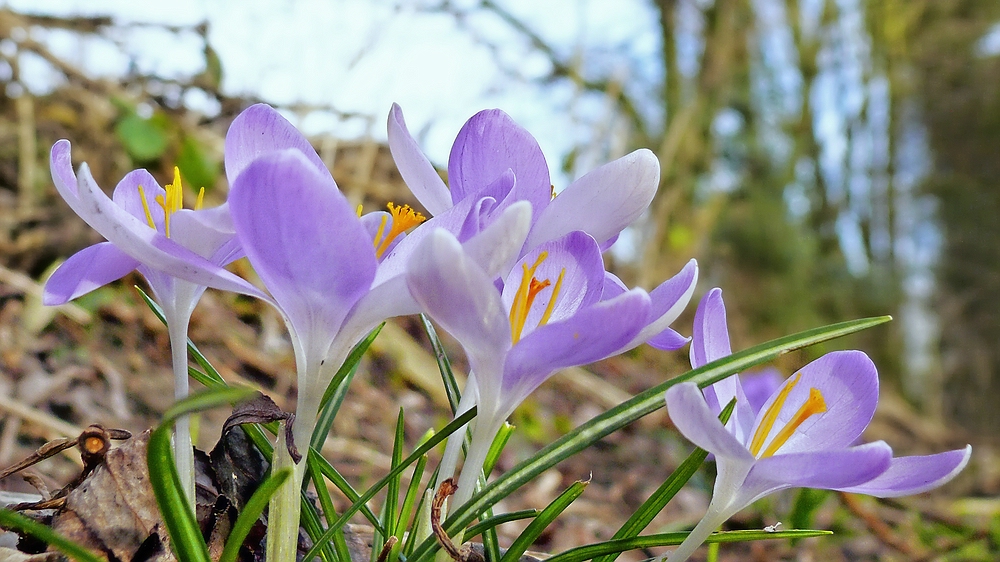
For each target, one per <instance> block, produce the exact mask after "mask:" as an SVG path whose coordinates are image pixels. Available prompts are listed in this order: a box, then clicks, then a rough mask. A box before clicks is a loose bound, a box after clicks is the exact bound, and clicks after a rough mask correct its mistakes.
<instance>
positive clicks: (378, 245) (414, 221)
mask: <svg viewBox="0 0 1000 562" xmlns="http://www.w3.org/2000/svg"><path fill="white" fill-rule="evenodd" d="M386 207H387V208H388V209H389V214H391V215H392V226H391V227H390V228H389V232H388V233H385V225H386V222H388V220H389V217H382V224H380V225H379V227H378V232H376V233H375V239H374V240H373V244H374V245H375V257H376V258H379V259H381V258H382V254H384V253H385V251H386V250H388V249H389V245H390V244H392V241H393V240H395V239H396V237H397V236H399V235H400V234H402V233H404V232H406V231H407V230H409V229H410V228H413V227H414V226H417V225H418V224H420V223H422V222H424V221H425V220H427V218H426V217H424V215H422V214H421V213H419V212H417V211H415V210H413V208H412V207H410V206H409V205H398V206H397V205H395V204H393V203H389V204H388V205H386ZM359 210H360V208H359ZM383 234H384V236H383Z"/></svg>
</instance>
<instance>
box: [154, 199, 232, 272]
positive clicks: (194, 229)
mask: <svg viewBox="0 0 1000 562" xmlns="http://www.w3.org/2000/svg"><path fill="white" fill-rule="evenodd" d="M204 212H205V211H200V210H199V211H194V210H191V209H181V210H180V211H177V212H175V213H174V214H173V215H172V216H171V217H170V224H171V226H170V236H171V239H172V240H173V241H174V242H177V243H178V244H180V245H181V246H184V247H185V248H187V249H189V250H191V251H192V252H194V253H196V254H198V255H199V256H201V257H203V258H205V259H207V260H209V261H211V262H212V263H215V264H218V265H225V264H227V263H229V262H231V261H232V259H235V257H234V254H236V253H238V250H237V249H236V248H232V245H233V244H234V240H236V232H235V231H232V230H227V229H220V228H216V227H215V225H214V224H212V222H211V221H209V220H206V219H207V217H204V216H202V215H203V213H204ZM227 214H228V213H227ZM235 244H238V241H236V242H235ZM223 247H227V248H228V249H227V250H225V251H223V252H220V249H221V248H223ZM220 258H221V259H220ZM229 258H232V259H229ZM223 260H227V261H223Z"/></svg>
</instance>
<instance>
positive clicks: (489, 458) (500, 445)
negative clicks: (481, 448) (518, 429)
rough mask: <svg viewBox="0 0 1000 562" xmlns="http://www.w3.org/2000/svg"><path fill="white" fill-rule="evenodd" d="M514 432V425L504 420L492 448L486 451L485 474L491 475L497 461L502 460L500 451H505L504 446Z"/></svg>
mask: <svg viewBox="0 0 1000 562" xmlns="http://www.w3.org/2000/svg"><path fill="white" fill-rule="evenodd" d="M513 434H514V426H513V425H511V424H509V423H507V422H504V423H503V425H502V426H500V431H498V432H497V436H496V437H494V438H493V443H492V444H491V445H490V450H489V452H487V453H486V460H485V461H484V462H483V475H485V476H486V477H489V475H490V474H492V473H493V467H495V466H496V464H497V461H498V460H500V453H503V450H504V447H506V446H507V442H508V441H510V436H511V435H513Z"/></svg>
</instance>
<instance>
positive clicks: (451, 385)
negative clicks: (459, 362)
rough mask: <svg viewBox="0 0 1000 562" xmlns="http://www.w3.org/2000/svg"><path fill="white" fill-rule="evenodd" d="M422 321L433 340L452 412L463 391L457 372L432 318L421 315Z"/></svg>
mask: <svg viewBox="0 0 1000 562" xmlns="http://www.w3.org/2000/svg"><path fill="white" fill-rule="evenodd" d="M420 321H421V322H423V324H424V330H425V331H426V332H427V337H428V338H429V339H430V340H431V349H433V350H434V358H435V359H437V364H438V370H440V371H441V380H443V381H444V390H445V393H446V394H447V395H448V403H449V404H450V405H451V413H452V414H454V413H455V412H457V411H458V402H459V401H460V400H461V399H462V392H461V391H460V390H459V389H458V381H456V380H455V373H454V372H452V370H451V361H450V360H449V359H448V354H447V353H445V350H444V345H442V344H441V338H439V337H438V335H437V330H435V329H434V324H431V319H430V318H428V317H427V315H426V314H421V315H420Z"/></svg>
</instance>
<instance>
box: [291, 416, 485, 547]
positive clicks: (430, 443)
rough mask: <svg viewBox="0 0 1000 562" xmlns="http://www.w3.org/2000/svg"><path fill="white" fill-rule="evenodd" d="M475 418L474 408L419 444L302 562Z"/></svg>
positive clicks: (333, 524)
mask: <svg viewBox="0 0 1000 562" xmlns="http://www.w3.org/2000/svg"><path fill="white" fill-rule="evenodd" d="M475 416H476V408H472V409H471V410H469V411H468V412H465V413H464V414H462V415H461V416H458V417H457V418H455V419H453V420H452V421H451V422H450V423H448V425H446V426H444V427H443V428H441V431H439V432H437V433H435V434H434V435H433V436H431V437H430V438H429V439H427V441H425V442H424V443H422V444H420V445H419V446H418V447H417V448H416V449H415V450H414V451H413V452H412V453H410V456H408V457H406V458H405V459H403V461H402V462H401V463H399V465H398V466H396V467H395V468H393V469H392V470H390V471H389V473H388V474H386V475H385V476H383V477H382V479H381V480H379V481H378V482H376V483H375V484H374V485H373V486H372V487H371V488H368V490H366V491H365V493H364V494H362V495H361V497H359V498H358V499H357V500H356V501H355V502H354V503H353V504H352V505H351V507H349V508H348V509H347V511H345V512H344V514H343V515H341V516H340V519H337V520H336V521H334V522H333V523H332V524H331V525H330V527H329V528H328V529H327V530H326V532H325V533H323V536H321V537H320V538H319V539H318V540H316V541H315V543H314V544H313V547H312V548H311V549H309V551H308V552H307V553H306V555H305V557H304V558H303V560H311V559H312V557H314V556H316V553H317V552H318V550H319V548H320V547H321V546H322V545H324V544H326V543H327V542H328V541H329V540H330V538H332V537H333V533H335V532H336V531H337V529H340V528H341V527H342V526H343V525H344V524H345V523H347V522H348V521H349V520H350V518H351V516H353V515H354V514H355V513H356V512H357V511H358V510H359V509H361V507H362V506H363V505H364V504H365V503H366V502H367V501H368V500H370V499H372V497H374V496H375V494H377V493H378V492H379V490H381V489H382V488H384V487H385V486H386V485H387V484H388V483H389V479H391V478H394V477H396V476H397V475H398V474H400V473H401V472H403V471H404V470H406V467H408V466H410V465H411V464H413V463H414V462H416V461H417V459H419V458H420V457H421V456H423V455H424V454H425V453H427V451H430V450H431V449H433V448H434V447H435V446H437V444H438V443H440V442H441V441H443V440H445V439H447V438H448V436H449V435H451V434H452V433H454V432H455V431H457V430H458V429H459V428H461V427H462V426H464V425H465V424H467V423H469V420H471V419H472V418H474V417H475Z"/></svg>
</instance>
